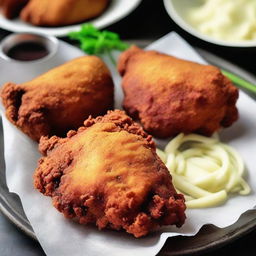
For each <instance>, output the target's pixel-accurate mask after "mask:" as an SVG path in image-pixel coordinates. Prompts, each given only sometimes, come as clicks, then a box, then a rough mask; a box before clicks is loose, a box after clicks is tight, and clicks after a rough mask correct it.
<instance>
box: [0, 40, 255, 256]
mask: <svg viewBox="0 0 256 256" xmlns="http://www.w3.org/2000/svg"><path fill="white" fill-rule="evenodd" d="M133 43H136V44H137V45H139V46H142V47H143V46H145V45H147V44H149V42H148V41H140V42H133ZM197 51H198V53H199V54H200V55H201V56H202V57H203V58H205V59H206V61H207V62H209V63H211V64H213V65H216V66H218V67H220V68H223V69H226V70H228V71H231V72H233V73H235V74H237V75H239V76H241V77H243V78H244V79H246V80H248V81H250V82H252V83H254V84H256V78H255V77H254V76H252V75H251V74H250V73H248V72H246V71H244V70H242V69H240V68H239V67H237V66H235V65H233V64H231V63H229V62H227V61H225V60H223V59H221V58H219V57H217V56H214V55H212V54H210V53H209V52H206V51H203V50H201V49H197ZM251 96H252V95H251ZM254 99H255V98H254ZM0 210H1V211H2V213H3V214H4V215H5V216H6V217H7V218H9V220H10V221H11V222H13V223H14V224H15V225H16V226H17V227H18V228H19V229H21V230H22V231H23V232H24V233H26V234H27V235H28V236H30V237H31V238H32V239H35V240H37V238H36V236H35V233H34V231H33V228H32V227H31V225H30V223H29V221H28V220H27V218H26V215H25V213H24V211H23V208H22V204H21V202H20V199H19V197H18V196H17V195H16V194H14V193H10V192H9V191H8V188H7V186H6V179H5V165H4V144H3V130H2V122H1V119H0ZM255 219H256V210H251V211H248V212H246V213H244V214H243V215H242V216H241V217H240V218H239V220H238V221H237V222H236V223H235V224H233V225H231V226H229V227H227V228H224V229H220V228H217V227H215V226H213V225H205V226H204V227H203V228H202V229H201V230H200V232H199V233H198V234H197V235H195V236H193V237H182V236H178V237H173V238H169V239H168V240H167V242H166V244H165V245H164V247H163V248H162V249H161V251H160V252H159V254H158V255H165V256H167V255H168V256H171V255H191V254H195V253H203V252H206V251H209V250H212V249H215V248H217V247H221V246H223V245H225V244H227V243H230V242H232V241H234V240H235V239H238V238H239V237H241V236H243V235H245V234H247V233H249V232H250V231H251V230H253V229H255V228H256V222H255Z"/></svg>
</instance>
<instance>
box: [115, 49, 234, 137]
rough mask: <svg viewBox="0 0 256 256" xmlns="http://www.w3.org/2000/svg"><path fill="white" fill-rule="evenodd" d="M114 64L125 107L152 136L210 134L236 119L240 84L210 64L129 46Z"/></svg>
mask: <svg viewBox="0 0 256 256" xmlns="http://www.w3.org/2000/svg"><path fill="white" fill-rule="evenodd" d="M118 70H119V72H120V74H121V75H122V76H123V81H122V87H123V90H124V94H125V98H124V102H123V106H124V108H125V110H126V111H127V113H128V114H129V115H130V116H132V117H133V118H134V119H137V120H139V121H140V122H141V124H142V126H143V127H144V129H145V130H146V131H147V132H149V133H150V134H152V135H154V136H156V137H159V138H166V137H169V136H174V135H176V134H178V133H181V132H183V133H191V132H196V133H200V134H203V135H211V134H212V133H214V132H215V131H217V130H219V128H220V127H228V126H230V125H231V124H232V123H233V122H234V121H236V120H237V119H238V111H237V108H236V106H235V104H236V101H237V98H238V90H237V89H236V88H235V87H234V86H233V85H232V83H231V82H230V81H229V79H228V78H226V77H225V76H224V75H222V73H221V72H220V70H219V69H218V68H216V67H214V66H210V65H201V64H197V63H194V62H190V61H185V60H181V59H178V58H175V57H172V56H168V55H166V54H162V53H159V52H156V51H143V50H141V49H139V48H138V47H136V46H132V47H131V48H130V49H128V50H127V51H125V52H124V53H123V54H122V55H121V56H120V59H119V63H118ZM137 95H140V96H139V97H138V96H137Z"/></svg>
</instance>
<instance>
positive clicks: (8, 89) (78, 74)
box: [1, 56, 114, 141]
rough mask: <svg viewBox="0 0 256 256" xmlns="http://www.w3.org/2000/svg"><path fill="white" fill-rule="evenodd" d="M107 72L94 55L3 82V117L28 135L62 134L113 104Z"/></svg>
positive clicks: (33, 136)
mask: <svg viewBox="0 0 256 256" xmlns="http://www.w3.org/2000/svg"><path fill="white" fill-rule="evenodd" d="M113 94H114V85H113V81H112V78H111V75H110V72H109V70H108V68H107V67H106V65H105V64H104V63H103V62H102V60H101V59H100V58H98V57H96V56H84V57H80V58H77V59H74V60H72V61H69V62H67V63H65V64H63V65H61V66H59V67H56V68H54V69H52V70H50V71H48V72H47V73H45V74H43V75H41V76H39V77H37V78H35V79H34V80H32V81H30V82H26V83H23V84H15V83H6V84H5V85H4V87H3V89H2V91H1V97H2V100H3V104H4V106H5V108H6V116H7V118H8V119H9V120H10V121H11V122H12V123H13V124H15V125H16V126H17V127H18V128H20V129H21V130H22V131H23V132H24V133H26V134H27V135H28V136H30V137H31V138H32V139H34V140H36V141H39V139H40V137H41V136H43V135H45V136H47V135H59V136H65V134H66V133H67V131H69V130H70V129H77V128H78V127H79V126H81V125H82V124H83V121H84V120H85V119H86V118H88V117H89V115H92V116H98V115H101V114H105V113H106V112H107V110H109V109H112V108H113V101H114V99H113V98H114V95H113Z"/></svg>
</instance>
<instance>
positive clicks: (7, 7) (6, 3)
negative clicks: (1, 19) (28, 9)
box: [0, 0, 29, 19]
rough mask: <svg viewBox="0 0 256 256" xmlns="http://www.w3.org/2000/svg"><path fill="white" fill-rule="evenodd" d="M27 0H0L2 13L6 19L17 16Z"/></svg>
mask: <svg viewBox="0 0 256 256" xmlns="http://www.w3.org/2000/svg"><path fill="white" fill-rule="evenodd" d="M28 1H29V0H0V7H1V8H2V13H3V15H4V16H5V17H6V18H7V19H13V18H15V17H17V16H18V15H19V13H20V11H21V10H22V8H23V7H24V6H25V5H26V4H27V3H28Z"/></svg>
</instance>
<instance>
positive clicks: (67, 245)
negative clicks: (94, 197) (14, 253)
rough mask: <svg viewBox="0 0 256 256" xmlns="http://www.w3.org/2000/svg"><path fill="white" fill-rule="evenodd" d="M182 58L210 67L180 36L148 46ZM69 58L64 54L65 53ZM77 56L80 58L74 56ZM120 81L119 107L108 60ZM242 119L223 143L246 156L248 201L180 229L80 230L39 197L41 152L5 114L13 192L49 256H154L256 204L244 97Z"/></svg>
mask: <svg viewBox="0 0 256 256" xmlns="http://www.w3.org/2000/svg"><path fill="white" fill-rule="evenodd" d="M148 49H155V50H158V51H161V52H164V53H167V54H171V55H175V56H177V57H180V58H184V59H188V60H193V61H196V62H200V63H205V62H204V61H203V60H202V59H201V57H200V56H199V55H198V54H197V53H196V52H195V51H194V50H193V49H192V48H191V47H190V46H189V45H188V44H187V43H186V42H184V41H183V39H181V38H180V37H179V36H178V35H177V34H175V33H170V34H168V35H166V36H165V37H163V38H161V39H160V40H158V41H156V42H155V43H153V44H152V45H150V46H149V47H148ZM63 54H65V52H64V53H63ZM74 57H76V56H74ZM106 62H107V64H108V65H109V67H110V69H111V71H112V74H113V76H114V80H115V86H116V95H115V97H116V107H120V105H121V101H122V92H121V89H120V77H119V76H118V74H117V72H116V71H115V69H114V68H113V66H112V65H111V64H110V63H109V61H108V60H107V59H106ZM238 108H239V112H240V119H239V121H237V122H236V123H235V124H234V125H233V126H232V127H230V128H228V129H225V130H223V131H222V132H221V134H220V135H221V139H222V140H223V141H224V142H226V143H228V144H229V145H231V146H233V147H235V148H236V149H237V150H238V151H239V153H240V154H241V155H242V157H243V159H244V161H245V163H246V166H247V169H248V175H247V179H248V181H249V184H250V186H251V187H252V189H253V192H252V193H251V194H250V195H249V196H235V197H232V198H230V199H229V200H228V201H227V202H226V203H225V204H224V205H222V206H219V207H215V208H208V209H196V210H187V220H186V223H185V225H184V226H183V227H182V228H180V229H177V228H175V227H171V226H168V227H164V228H161V229H160V230H159V231H157V232H155V233H153V234H151V235H149V236H147V237H145V238H140V239H135V238H134V237H133V236H132V235H129V234H126V233H125V232H116V231H109V230H108V231H98V230H97V228H95V227H89V226H81V225H79V224H76V223H73V222H72V221H70V220H67V219H65V218H64V217H63V216H62V214H60V213H59V212H58V211H57V210H56V209H55V208H54V207H53V206H52V205H51V198H49V197H45V196H43V195H42V194H40V193H39V192H37V191H36V190H35V189H34V188H33V185H32V175H33V172H34V169H35V168H36V165H37V160H38V158H39V153H38V152H37V144H36V143H34V142H32V141H31V140H30V139H29V138H28V137H27V136H26V135H24V134H23V133H22V132H20V131H19V130H17V129H16V128H15V127H14V126H13V125H12V124H10V123H9V122H8V121H7V120H6V118H5V117H4V115H2V119H3V128H4V142H5V145H4V146H5V161H6V177H7V184H8V188H9V190H10V191H11V192H15V193H17V194H18V195H19V196H20V198H21V201H22V204H23V207H24V210H25V213H26V215H27V217H28V219H29V221H30V223H31V225H32V227H33V229H34V231H35V234H36V236H37V238H38V240H39V242H40V244H41V245H42V247H43V249H44V251H45V252H46V254H47V255H62V256H70V255H76V256H80V255H87V256H94V255H95V256H96V255H97V256H101V255H111V256H120V255H122V256H128V255H133V256H141V255H147V256H150V255H155V254H156V253H157V252H158V251H159V250H160V249H161V247H162V246H163V244H164V243H165V241H166V239H167V238H168V237H171V236H176V235H186V236H191V235H195V234H196V233H197V232H198V231H199V229H200V228H201V227H202V226H203V225H204V224H209V223H211V224H214V225H216V226H218V227H221V228H223V227H227V226H229V225H231V224H233V223H234V222H236V221H237V219H238V218H239V216H240V215H241V214H242V213H244V212H245V211H247V210H249V209H252V208H253V207H254V206H255V205H256V202H255V201H256V200H255V192H254V191H255V190H256V160H255V159H256V118H255V115H254V114H253V113H254V112H255V110H256V102H254V101H253V100H252V99H251V98H249V97H248V96H247V95H245V94H244V93H243V92H240V97H239V100H238Z"/></svg>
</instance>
